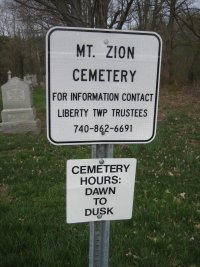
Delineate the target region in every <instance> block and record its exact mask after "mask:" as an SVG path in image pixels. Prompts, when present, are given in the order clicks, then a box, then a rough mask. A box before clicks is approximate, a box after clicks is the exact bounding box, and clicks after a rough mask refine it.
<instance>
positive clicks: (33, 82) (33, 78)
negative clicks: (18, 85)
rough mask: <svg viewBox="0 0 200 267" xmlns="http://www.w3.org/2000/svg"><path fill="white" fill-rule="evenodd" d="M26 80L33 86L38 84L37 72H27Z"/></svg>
mask: <svg viewBox="0 0 200 267" xmlns="http://www.w3.org/2000/svg"><path fill="white" fill-rule="evenodd" d="M24 81H25V82H27V83H28V84H30V85H32V86H38V82H37V76H36V74H26V75H25V76H24Z"/></svg>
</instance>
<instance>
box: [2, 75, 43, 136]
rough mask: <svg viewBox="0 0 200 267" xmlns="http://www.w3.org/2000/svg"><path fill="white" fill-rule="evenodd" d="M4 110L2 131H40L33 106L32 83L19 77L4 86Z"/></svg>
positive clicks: (11, 79)
mask: <svg viewBox="0 0 200 267" xmlns="http://www.w3.org/2000/svg"><path fill="white" fill-rule="evenodd" d="M1 90H2V98H3V110H2V112H1V117H2V123H0V131H1V132H5V133H21V132H34V133H39V131H40V122H39V120H38V119H36V113H35V109H34V108H33V101H32V92H31V88H30V85H29V84H28V83H26V82H24V81H22V80H21V79H19V78H17V77H13V78H10V79H9V80H8V82H7V83H5V84H4V85H3V86H2V87H1Z"/></svg>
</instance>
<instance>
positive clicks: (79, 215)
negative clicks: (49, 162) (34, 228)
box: [67, 158, 136, 223]
mask: <svg viewBox="0 0 200 267" xmlns="http://www.w3.org/2000/svg"><path fill="white" fill-rule="evenodd" d="M135 172H136V159H133V158H126V159H125V158H120V159H116V158H115V159H113V158H106V159H104V160H103V162H102V159H81V160H68V161H67V222H68V223H78V222H88V221H100V220H122V219H130V218H131V217H132V207H133V195H134V185H135Z"/></svg>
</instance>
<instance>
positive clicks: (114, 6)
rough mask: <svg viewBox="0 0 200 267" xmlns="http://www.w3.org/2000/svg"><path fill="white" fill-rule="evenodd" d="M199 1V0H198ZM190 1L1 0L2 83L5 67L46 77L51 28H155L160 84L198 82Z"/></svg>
mask: <svg viewBox="0 0 200 267" xmlns="http://www.w3.org/2000/svg"><path fill="white" fill-rule="evenodd" d="M196 2H197V3H196ZM196 2H195V0H194V1H192V0H29V1H27V0H10V1H9V0H6V1H5V0H3V1H1V4H0V16H1V19H0V58H1V61H0V82H1V83H2V82H5V81H6V80H7V71H8V70H9V69H11V71H12V73H13V75H16V76H20V77H23V76H24V75H25V74H27V73H35V74H37V77H38V80H39V81H43V80H44V75H45V42H44V40H45V35H46V32H47V30H48V29H49V28H51V27H52V26H70V27H90V28H93V27H95V28H108V29H126V30H142V31H155V32H158V33H159V34H160V35H161V37H162V39H163V60H162V80H161V81H162V82H163V83H169V84H174V83H178V84H186V83H199V82H200V75H199V73H200V64H199V62H200V6H199V5H198V1H196Z"/></svg>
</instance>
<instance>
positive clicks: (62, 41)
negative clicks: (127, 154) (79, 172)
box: [46, 27, 162, 145]
mask: <svg viewBox="0 0 200 267" xmlns="http://www.w3.org/2000/svg"><path fill="white" fill-rule="evenodd" d="M46 41H47V42H46V44H47V49H46V50H47V135H48V138H49V140H50V142H52V143H53V144H56V145H65V144H106V143H109V144H114V143H148V142H150V141H152V140H153V138H154V137H155V134H156V120H157V105H158V91H159V77H160V60H161V49H162V41H161V38H160V37H159V35H158V34H156V33H153V32H137V31H117V30H100V29H99V30H96V29H95V30H94V29H84V28H62V27H55V28H52V29H51V30H50V31H49V32H48V34H47V40H46Z"/></svg>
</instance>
